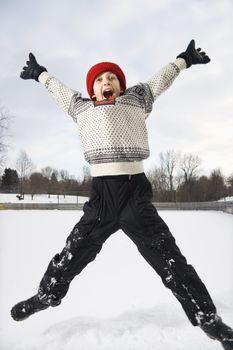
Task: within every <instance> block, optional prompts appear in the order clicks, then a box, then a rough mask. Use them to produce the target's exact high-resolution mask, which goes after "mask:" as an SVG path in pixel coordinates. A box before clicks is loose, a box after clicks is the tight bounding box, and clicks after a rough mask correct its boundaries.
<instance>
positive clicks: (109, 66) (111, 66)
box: [86, 62, 126, 98]
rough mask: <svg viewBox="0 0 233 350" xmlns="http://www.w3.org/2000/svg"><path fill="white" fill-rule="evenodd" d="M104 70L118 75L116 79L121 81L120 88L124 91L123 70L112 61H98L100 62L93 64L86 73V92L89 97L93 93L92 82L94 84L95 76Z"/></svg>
mask: <svg viewBox="0 0 233 350" xmlns="http://www.w3.org/2000/svg"><path fill="white" fill-rule="evenodd" d="M104 72H112V73H114V74H116V76H117V77H118V79H119V81H120V83H121V87H122V89H123V90H124V91H125V89H126V79H125V75H124V73H123V71H122V70H121V68H120V67H119V66H118V65H117V64H115V63H112V62H100V63H97V64H95V65H94V66H93V67H91V69H90V70H89V72H88V73H87V81H86V83H87V91H88V94H89V96H90V97H91V98H92V95H93V84H94V81H95V78H96V77H97V76H98V75H100V74H102V73H104Z"/></svg>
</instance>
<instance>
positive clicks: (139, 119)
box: [11, 40, 233, 350]
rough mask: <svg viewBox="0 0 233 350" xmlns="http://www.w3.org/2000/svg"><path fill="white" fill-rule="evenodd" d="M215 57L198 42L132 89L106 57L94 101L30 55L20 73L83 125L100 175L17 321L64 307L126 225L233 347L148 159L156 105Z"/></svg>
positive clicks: (192, 316) (16, 312)
mask: <svg viewBox="0 0 233 350" xmlns="http://www.w3.org/2000/svg"><path fill="white" fill-rule="evenodd" d="M209 61H210V59H209V57H208V56H207V55H206V54H205V52H202V51H201V49H197V50H196V49H195V42H194V40H192V41H191V42H190V43H189V45H188V47H187V49H186V51H185V52H182V53H181V54H180V55H178V56H177V58H176V60H175V62H173V63H170V64H168V65H167V66H165V67H164V68H163V69H162V70H161V71H160V72H159V73H158V74H157V75H155V76H154V77H153V78H152V79H150V80H149V81H148V82H147V83H144V84H143V83H140V84H138V85H136V86H133V87H131V88H129V89H126V79H125V75H124V73H123V71H122V70H121V68H120V67H119V66H118V65H117V64H115V63H111V62H101V63H98V64H96V65H95V66H93V67H92V68H91V69H90V70H89V72H88V74H87V81H86V83H87V91H88V94H89V96H90V99H84V98H82V96H81V94H80V93H79V92H76V91H73V90H71V89H69V88H68V87H66V86H65V85H64V84H62V83H61V82H59V81H58V80H57V79H56V78H54V77H52V76H50V75H49V74H48V72H47V70H46V68H44V67H42V66H40V65H39V64H38V63H37V61H36V59H35V57H34V56H33V55H32V54H30V55H29V61H27V66H25V67H24V68H23V71H22V73H21V78H23V79H34V80H36V81H39V82H41V83H42V84H44V85H45V86H46V88H47V89H48V90H49V92H50V93H51V94H52V95H53V97H54V98H55V100H56V101H57V102H58V103H59V104H60V106H61V107H62V108H63V109H64V111H65V112H67V113H68V114H69V115H71V116H72V118H73V119H74V121H75V122H76V123H77V124H78V127H79V132H80V137H81V142H82V146H83V150H84V155H85V159H86V160H87V161H88V162H89V164H90V166H91V174H92V177H93V179H92V188H91V196H90V200H89V201H88V202H87V203H85V205H84V208H83V211H84V215H83V216H82V218H81V220H80V221H79V222H78V223H77V224H76V225H75V227H74V229H73V230H72V232H71V234H70V235H69V236H68V238H67V241H66V246H65V247H64V249H63V250H62V252H61V253H60V254H56V255H55V257H54V258H53V259H52V260H51V262H50V263H49V265H48V268H47V271H46V272H45V274H44V276H43V278H42V280H41V283H40V286H39V290H38V293H37V294H36V295H34V296H33V297H31V298H30V299H28V300H25V301H22V302H20V303H18V304H16V305H15V306H14V307H13V308H12V310H11V315H12V317H13V318H14V319H15V320H16V321H20V320H24V319H25V318H27V317H29V316H30V315H32V314H33V313H35V312H37V311H40V310H44V309H47V308H48V307H49V306H57V305H59V304H60V303H61V299H62V298H63V297H64V296H65V295H66V293H67V291H68V288H69V284H70V282H71V281H72V279H73V278H74V277H75V276H76V275H78V274H79V273H80V272H81V271H82V269H83V268H84V267H85V266H86V265H87V264H88V263H89V262H91V261H92V260H94V259H95V257H96V255H97V253H99V252H100V250H101V247H102V245H103V243H104V241H105V240H106V239H107V238H108V237H109V236H110V235H111V234H113V233H114V232H116V231H117V230H119V229H122V230H123V231H124V232H125V233H126V234H127V235H128V236H129V237H130V238H131V239H132V240H133V242H134V243H135V244H136V246H137V248H138V250H139V252H140V253H141V254H142V256H143V257H144V258H145V259H146V261H147V262H148V263H149V264H150V265H151V266H152V267H153V268H154V269H155V271H156V272H157V273H158V274H159V275H160V277H161V279H162V281H163V283H164V285H165V286H166V287H167V288H170V289H171V291H172V292H173V294H174V295H175V297H176V298H177V299H178V301H179V302H180V303H181V305H182V307H183V309H184V311H185V313H186V314H187V316H188V318H189V320H190V321H191V323H192V324H193V325H194V326H197V325H199V326H200V327H201V329H202V330H204V331H205V332H206V333H207V334H208V335H209V336H210V337H211V338H214V339H217V340H219V341H220V342H221V343H222V345H223V347H224V349H227V350H230V349H233V331H232V330H231V328H230V327H228V326H227V325H225V324H224V323H223V322H222V320H221V318H220V317H219V316H218V315H217V311H216V308H215V305H214V303H213V301H212V299H211V297H210V295H209V293H208V291H207V289H206V287H205V285H204V284H203V283H202V281H201V280H200V278H199V277H198V275H197V273H196V271H195V270H194V268H193V267H192V266H191V265H188V264H187V261H186V259H185V257H184V256H183V255H182V254H181V252H180V250H179V248H178V247H177V245H176V243H175V239H174V237H173V236H172V234H171V232H170V231H169V228H168V226H167V225H166V223H165V222H164V221H163V220H162V219H161V218H160V216H159V215H158V213H157V211H156V209H155V208H154V206H153V205H152V203H151V199H152V189H151V185H150V183H149V181H148V180H147V178H146V176H145V174H144V170H143V163H142V161H143V159H145V158H147V157H148V156H149V146H148V139H147V129H146V124H145V120H146V118H147V117H148V115H149V114H150V112H151V110H152V105H153V102H154V101H155V99H156V98H157V97H158V96H159V95H160V94H161V93H162V92H164V91H165V90H166V89H167V88H168V87H169V86H170V85H171V84H172V82H173V81H174V80H175V78H176V77H177V76H178V75H179V73H180V71H181V70H183V69H185V68H188V67H190V66H191V65H193V64H206V63H208V62H209Z"/></svg>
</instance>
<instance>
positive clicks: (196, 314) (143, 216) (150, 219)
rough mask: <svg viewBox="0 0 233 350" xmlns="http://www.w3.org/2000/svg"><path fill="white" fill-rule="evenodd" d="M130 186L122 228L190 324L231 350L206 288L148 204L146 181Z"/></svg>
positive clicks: (232, 335) (231, 340)
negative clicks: (130, 190) (167, 289)
mask: <svg viewBox="0 0 233 350" xmlns="http://www.w3.org/2000/svg"><path fill="white" fill-rule="evenodd" d="M131 186H132V200H131V201H130V202H129V204H128V205H127V206H126V207H125V208H124V211H123V212H122V213H121V227H122V229H123V230H124V232H125V233H126V234H127V235H128V236H129V237H130V238H131V239H132V240H133V242H134V243H135V244H136V246H137V248H138V250H139V252H140V253H141V254H142V256H143V257H144V258H145V259H146V261H147V262H148V263H149V264H150V265H151V266H152V268H153V269H154V270H155V271H156V272H157V273H158V274H159V275H160V277H161V279H162V281H163V283H164V285H165V286H166V287H167V288H169V289H170V290H171V291H172V293H173V294H174V296H175V297H176V298H177V299H178V301H179V302H180V303H181V305H182V307H183V309H184V311H185V313H186V315H187V317H188V318H189V320H190V321H191V323H192V324H193V325H194V326H197V325H199V326H200V327H201V329H202V330H203V331H204V332H205V333H207V335H209V336H210V337H212V338H214V339H217V340H219V341H220V342H221V343H222V345H223V347H224V349H227V350H233V331H232V329H231V328H230V327H228V326H227V325H225V324H224V323H223V322H222V320H221V318H220V317H219V316H218V315H217V311H216V307H215V305H214V303H213V301H212V299H211V297H210V295H209V293H208V291H207V288H206V287H205V285H204V283H203V282H202V281H201V279H200V278H199V276H198V274H197V272H196V271H195V269H194V267H193V266H192V265H190V264H188V263H187V260H186V258H185V257H184V256H183V255H182V253H181V251H180V249H179V248H178V246H177V245H176V242H175V239H174V237H173V236H172V234H171V233H170V230H169V228H168V226H167V225H166V223H165V222H164V221H163V220H162V218H161V217H160V216H159V215H158V213H157V210H156V209H155V207H154V206H153V204H152V203H151V198H152V190H151V185H150V183H149V181H148V180H147V179H146V177H145V176H144V177H143V176H140V177H137V178H136V179H133V181H132V182H131Z"/></svg>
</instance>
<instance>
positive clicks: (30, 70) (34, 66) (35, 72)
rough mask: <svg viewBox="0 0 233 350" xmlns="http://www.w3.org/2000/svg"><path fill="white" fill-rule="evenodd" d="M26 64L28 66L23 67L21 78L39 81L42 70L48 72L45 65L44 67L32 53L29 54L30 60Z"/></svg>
mask: <svg viewBox="0 0 233 350" xmlns="http://www.w3.org/2000/svg"><path fill="white" fill-rule="evenodd" d="M26 64H27V66H25V67H23V70H22V72H21V73H20V78H22V79H34V80H36V81H38V78H39V75H40V74H41V73H42V72H47V69H46V68H45V67H42V66H40V65H39V64H38V63H37V61H36V58H35V56H34V55H33V54H32V53H30V54H29V61H27V62H26Z"/></svg>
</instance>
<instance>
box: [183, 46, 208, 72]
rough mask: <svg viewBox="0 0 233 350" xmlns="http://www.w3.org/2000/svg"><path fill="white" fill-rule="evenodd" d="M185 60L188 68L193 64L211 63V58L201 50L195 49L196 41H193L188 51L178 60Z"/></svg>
mask: <svg viewBox="0 0 233 350" xmlns="http://www.w3.org/2000/svg"><path fill="white" fill-rule="evenodd" d="M179 57H180V58H183V59H184V60H185V61H186V64H187V68H189V67H191V66H192V65H193V64H206V63H209V62H210V58H209V56H207V55H206V53H205V52H204V51H201V48H198V49H195V41H194V40H191V41H190V43H189V45H188V47H187V49H186V51H184V52H182V53H181V54H179V55H178V56H177V58H179Z"/></svg>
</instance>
